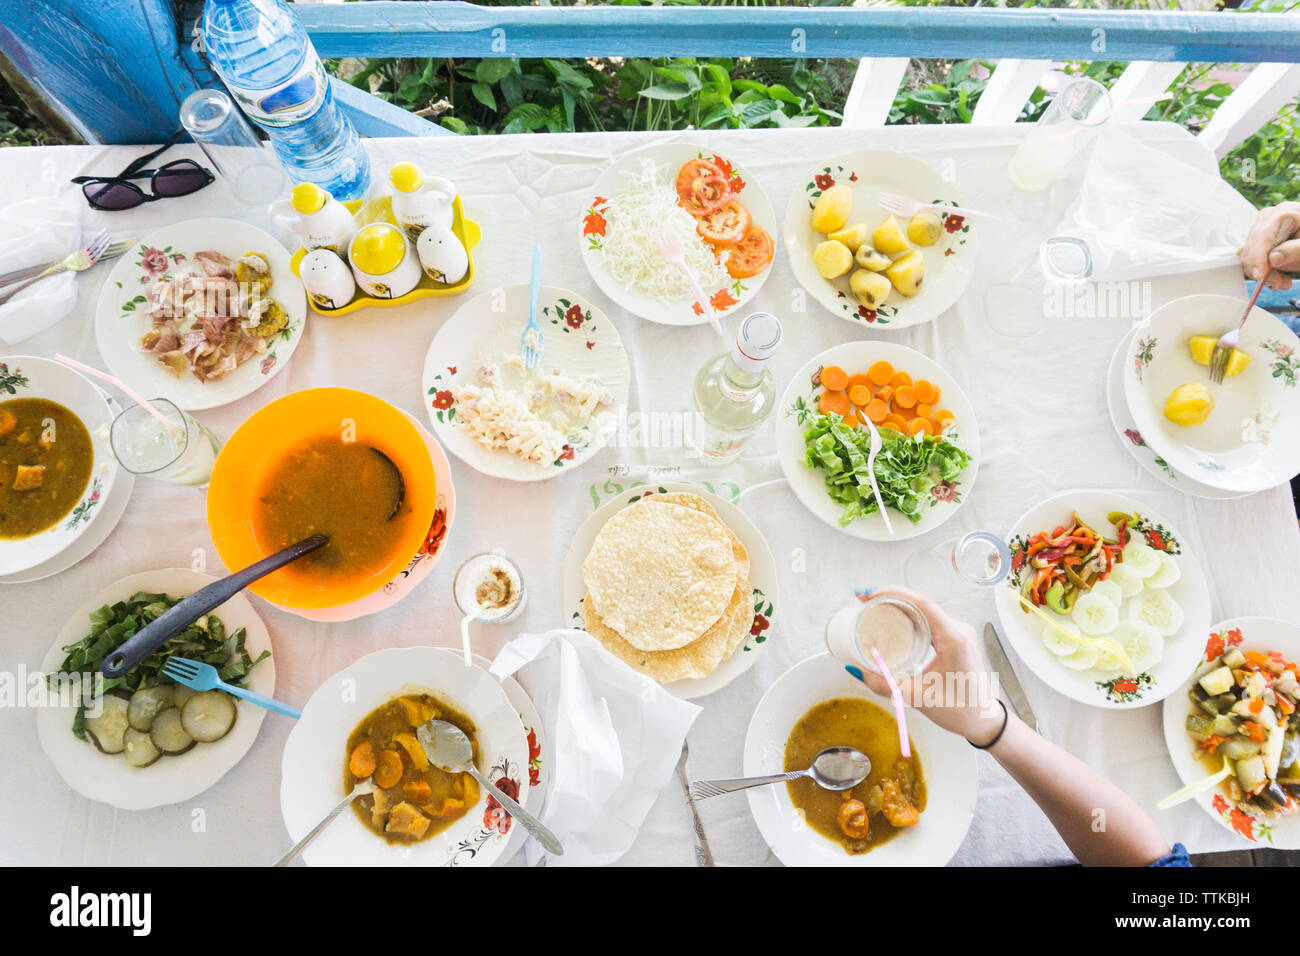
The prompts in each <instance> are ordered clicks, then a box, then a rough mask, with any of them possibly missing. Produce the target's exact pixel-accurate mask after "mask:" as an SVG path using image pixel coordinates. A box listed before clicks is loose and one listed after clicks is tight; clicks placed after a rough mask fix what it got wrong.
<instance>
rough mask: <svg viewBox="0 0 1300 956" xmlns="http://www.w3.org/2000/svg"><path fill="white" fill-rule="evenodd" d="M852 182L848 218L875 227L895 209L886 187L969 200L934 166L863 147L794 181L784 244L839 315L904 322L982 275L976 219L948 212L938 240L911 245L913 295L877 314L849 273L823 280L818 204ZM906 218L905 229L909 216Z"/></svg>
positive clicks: (921, 316) (946, 201)
mask: <svg viewBox="0 0 1300 956" xmlns="http://www.w3.org/2000/svg"><path fill="white" fill-rule="evenodd" d="M845 183H847V184H849V185H851V186H852V187H853V209H852V211H851V213H850V215H849V222H848V224H849V225H852V224H854V223H859V222H861V223H865V224H866V226H867V229H868V231H870V232H875V230H876V227H877V226H879V225H880V224H881V223H882V222H884V221H885V217H886V216H888V215H889V214H888V213H886V212H885V210H884V209H883V208H882V207H881V205H880V194H881V193H886V192H888V193H895V194H897V195H900V196H906V197H908V198H911V199H915V200H916V201H917V202H938V203H942V204H943V205H948V206H960V205H962V201H961V197H960V196H959V195H958V193H957V189H956V187H955V186H953V184H952V183H950V182H947V181H945V180H944V179H943V177H942V176H940V175H939V173H938V172H936V171H935V169H934V167H932V166H930V165H928V164H926V163H923V162H921V160H919V159H915V158H913V157H911V156H905V155H904V154H902V153H895V152H892V151H891V150H884V149H872V150H865V149H864V150H859V151H858V152H855V153H847V154H845V155H843V156H837V157H835V158H834V159H831V160H828V161H827V162H825V163H819V164H818V165H817V167H816V168H815V169H811V170H809V171H808V175H807V178H806V179H804V180H802V181H801V182H800V183H799V185H798V187H796V188H795V190H794V192H793V193H792V194H791V195H790V202H789V203H788V204H787V205H786V209H785V250H786V252H787V253H788V254H789V256H790V268H791V269H793V270H794V275H795V278H796V279H798V280H799V284H800V285H802V286H803V287H804V288H805V289H807V290H808V292H809V294H810V295H812V297H813V298H814V299H816V300H817V301H818V302H820V303H821V304H822V305H824V306H825V307H826V308H827V309H828V310H830V312H831V314H832V315H837V316H839V317H840V318H842V319H845V320H847V321H849V322H853V323H854V324H856V325H859V326H862V327H863V328H884V329H905V328H907V327H908V326H912V325H920V324H921V323H922V322H929V321H930V320H932V319H934V318H936V317H938V316H939V315H942V314H943V312H944V311H946V310H947V309H948V308H950V307H951V306H952V305H953V303H955V302H956V301H957V299H958V298H959V297H960V296H961V294H962V293H963V292H964V291H966V286H967V285H969V284H970V280H971V277H972V276H974V274H975V256H976V246H975V231H974V230H973V229H971V226H970V223H969V222H967V221H965V220H961V221H958V220H959V219H960V217H952V218H949V217H945V220H944V222H945V229H944V234H943V236H942V238H940V239H939V241H938V242H936V243H935V244H934V245H932V246H929V247H923V246H915V245H914V246H913V247H912V248H915V249H919V250H920V252H921V255H922V256H923V257H924V258H925V277H924V280H923V281H922V283H921V290H920V291H919V292H918V293H917V294H916V295H914V296H912V297H911V298H908V297H907V296H905V295H903V294H901V293H900V292H898V291H897V290H894V291H891V292H890V293H889V298H888V299H886V300H885V302H884V303H883V305H881V307H880V308H879V309H877V310H875V312H874V313H873V312H871V310H868V309H865V308H862V307H861V306H859V305H858V303H857V301H856V300H855V299H854V298H853V296H852V295H851V294H850V293H849V277H848V276H847V275H845V276H841V277H840V278H838V279H833V280H832V279H823V278H822V277H821V275H820V274H819V273H818V272H817V268H816V267H815V266H814V265H813V261H812V255H813V250H814V249H816V248H817V246H818V245H819V244H820V243H822V242H824V241H825V239H826V237H825V236H824V235H822V234H821V233H820V232H818V231H817V230H815V229H813V227H812V211H813V206H814V205H816V202H817V197H818V196H820V195H821V194H822V192H823V191H825V190H826V189H829V188H830V187H831V186H832V185H836V184H845ZM899 221H900V223H901V224H902V225H903V227H904V229H905V230H906V227H907V223H906V222H905V221H903V220H899ZM950 230H951V231H950ZM854 268H855V269H856V266H855V267H854ZM954 411H955V409H954Z"/></svg>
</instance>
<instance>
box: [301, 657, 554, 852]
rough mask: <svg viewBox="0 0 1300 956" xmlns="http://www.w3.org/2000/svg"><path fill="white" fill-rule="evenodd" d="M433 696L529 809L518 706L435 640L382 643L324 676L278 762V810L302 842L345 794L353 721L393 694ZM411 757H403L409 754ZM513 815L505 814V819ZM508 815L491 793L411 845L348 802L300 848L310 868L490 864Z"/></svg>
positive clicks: (504, 839)
mask: <svg viewBox="0 0 1300 956" xmlns="http://www.w3.org/2000/svg"><path fill="white" fill-rule="evenodd" d="M410 694H428V695H431V696H433V697H435V698H436V699H437V700H438V701H439V702H441V703H442V704H443V705H444V706H446V707H448V708H452V709H455V710H457V711H459V712H461V713H463V714H464V715H465V716H466V717H467V718H468V719H469V720H470V721H471V722H472V723H473V725H474V728H475V732H474V735H475V738H476V742H477V744H478V748H477V756H476V761H477V765H478V767H479V769H480V770H481V771H482V772H483V773H484V775H485V776H487V777H488V778H489V779H491V780H492V781H493V782H494V783H496V785H497V786H500V787H503V788H505V789H508V790H510V791H512V792H513V793H515V794H517V796H516V799H517V800H518V801H519V803H520V804H521V805H522V806H524V808H525V809H527V808H528V807H529V806H530V804H532V802H533V794H532V793H531V792H530V791H532V790H533V789H534V788H532V787H530V786H528V781H529V765H530V750H529V742H528V738H527V734H526V732H525V730H524V725H523V722H522V721H521V719H520V712H519V709H518V708H517V707H516V706H515V704H514V703H513V702H512V701H511V699H510V697H509V696H508V695H507V693H506V691H505V689H504V688H503V687H502V686H501V685H500V684H498V683H497V681H496V680H495V679H494V678H493V677H492V676H491V675H490V674H488V673H487V671H485V670H483V669H482V668H481V667H477V666H474V667H466V666H465V661H464V658H463V657H462V656H461V655H460V654H459V653H457V652H455V651H451V650H447V649H445V648H436V647H402V648H389V649H387V650H382V651H376V652H375V653H373V654H368V655H366V656H365V657H363V658H361V659H360V660H359V661H357V662H356V663H354V664H352V665H351V666H350V667H347V668H345V669H344V670H342V671H340V672H339V673H337V674H335V675H334V676H333V677H331V678H329V679H328V680H326V681H325V682H324V683H323V684H322V685H321V686H320V688H319V689H317V691H316V692H315V693H314V694H312V696H311V699H310V700H308V701H307V705H306V706H305V707H304V708H303V712H302V719H301V720H299V721H298V722H297V723H296V724H295V725H294V727H293V730H292V731H290V733H289V739H288V741H286V743H285V747H284V757H283V760H282V762H281V774H282V776H281V782H280V809H281V812H282V813H283V815H284V822H285V827H286V828H287V829H288V831H289V839H290V840H291V841H293V842H297V841H298V840H300V839H302V837H303V836H305V835H306V833H307V832H308V831H309V830H310V829H311V828H312V827H313V826H315V825H316V823H317V822H318V821H319V820H320V819H321V817H323V816H324V815H325V813H326V812H327V811H328V810H329V809H330V808H331V807H333V806H334V805H335V804H337V803H338V801H339V800H341V799H342V798H343V796H344V793H345V791H344V790H343V779H344V768H345V763H346V761H347V760H348V746H347V745H348V741H349V738H350V735H351V734H352V733H353V730H354V728H356V727H358V725H359V724H360V722H361V721H362V720H363V719H365V718H366V717H367V715H368V714H370V713H371V712H372V711H374V710H375V709H376V708H378V707H380V706H381V705H383V704H385V703H387V702H388V701H391V700H394V699H397V698H399V697H402V696H404V695H410ZM403 759H404V760H405V758H403ZM507 821H509V822H507ZM512 824H513V821H512V820H511V818H510V817H509V816H508V815H507V814H505V813H504V811H502V810H501V808H500V807H499V805H497V804H496V801H495V799H493V798H492V797H491V796H490V794H488V793H487V792H486V791H482V790H480V791H479V792H478V795H477V799H476V801H475V803H474V804H473V805H472V806H470V807H468V808H467V812H465V813H464V814H463V815H462V816H459V817H458V818H456V819H454V820H453V821H452V822H451V824H450V825H449V826H447V827H446V828H445V829H442V830H440V831H438V832H436V833H434V834H433V835H432V836H430V837H429V838H427V839H422V840H420V841H419V842H414V843H410V844H405V845H403V844H400V843H390V842H388V841H387V840H386V839H384V838H383V837H382V836H380V835H379V834H377V833H375V832H373V831H372V830H370V829H369V828H368V827H367V826H365V825H364V824H362V822H361V820H360V819H359V818H358V816H357V815H356V813H355V812H354V811H353V810H352V809H349V810H346V811H344V812H343V813H342V814H340V815H339V818H338V819H337V820H336V821H335V822H334V823H333V824H332V825H331V826H329V827H328V828H327V829H326V830H325V831H324V832H323V833H321V835H320V836H319V837H317V838H316V840H315V841H313V842H312V844H311V845H310V846H308V847H307V848H306V849H305V850H304V851H303V857H304V859H305V860H306V861H307V863H308V864H310V865H312V866H335V865H340V866H341V865H346V866H440V865H441V866H491V865H492V864H493V862H495V861H496V860H497V859H498V858H500V857H502V855H503V854H504V852H505V851H506V849H507V847H508V846H509V845H510V837H511V831H512V830H513V829H514V828H515V825H512Z"/></svg>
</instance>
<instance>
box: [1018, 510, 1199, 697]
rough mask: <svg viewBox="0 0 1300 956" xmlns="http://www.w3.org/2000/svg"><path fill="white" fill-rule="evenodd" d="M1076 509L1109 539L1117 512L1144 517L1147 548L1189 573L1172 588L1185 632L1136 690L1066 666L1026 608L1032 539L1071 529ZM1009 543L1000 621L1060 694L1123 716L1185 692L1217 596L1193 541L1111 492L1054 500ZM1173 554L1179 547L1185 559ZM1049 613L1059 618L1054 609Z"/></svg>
mask: <svg viewBox="0 0 1300 956" xmlns="http://www.w3.org/2000/svg"><path fill="white" fill-rule="evenodd" d="M1072 511H1077V512H1078V513H1079V517H1080V518H1081V519H1082V520H1083V521H1084V522H1085V523H1086V524H1088V525H1089V526H1090V527H1091V528H1093V529H1094V530H1096V531H1097V532H1098V533H1100V534H1102V535H1104V536H1107V537H1110V536H1113V535H1114V525H1112V524H1111V523H1110V522H1109V521H1107V520H1106V516H1107V515H1108V514H1110V513H1111V512H1112V511H1122V512H1124V513H1126V514H1132V515H1137V516H1138V518H1139V519H1140V520H1141V523H1142V524H1141V527H1140V528H1139V529H1138V530H1140V531H1142V533H1143V535H1144V536H1145V537H1146V539H1147V542H1148V543H1149V544H1152V545H1153V546H1156V547H1157V550H1169V553H1171V554H1174V556H1175V558H1176V559H1177V561H1178V566H1179V567H1180V568H1181V569H1182V576H1181V577H1180V578H1179V579H1178V580H1177V581H1176V582H1175V583H1174V585H1173V586H1172V587H1170V588H1168V591H1169V595H1170V597H1172V598H1173V599H1174V600H1175V601H1177V602H1178V604H1179V605H1180V606H1181V607H1182V609H1183V626H1182V629H1181V630H1179V632H1178V633H1177V634H1175V635H1173V636H1172V637H1166V638H1165V652H1164V656H1163V657H1161V659H1160V662H1159V663H1158V664H1156V666H1155V667H1153V668H1151V670H1150V671H1145V672H1143V673H1142V674H1139V675H1138V677H1137V678H1136V686H1132V687H1131V686H1128V684H1127V683H1126V682H1127V681H1129V680H1130V678H1129V677H1128V675H1125V674H1121V673H1116V672H1114V671H1111V672H1106V673H1103V672H1101V671H1098V670H1086V671H1072V670H1070V669H1069V668H1067V667H1066V666H1065V665H1063V664H1061V663H1060V658H1058V657H1057V656H1056V655H1054V654H1053V653H1052V652H1051V651H1049V650H1048V649H1047V648H1046V647H1044V646H1043V642H1042V640H1041V639H1040V638H1039V636H1038V635H1039V632H1040V630H1041V628H1042V627H1043V626H1044V625H1043V624H1042V623H1041V622H1040V621H1039V620H1038V619H1037V618H1036V617H1034V616H1033V615H1031V614H1030V612H1028V611H1026V610H1024V608H1023V607H1021V605H1020V602H1019V601H1018V600H1017V597H1016V595H1017V593H1018V592H1017V585H1016V581H1017V575H1016V570H1015V568H1016V562H1017V561H1018V560H1019V552H1020V550H1021V549H1022V547H1023V543H1024V541H1025V539H1027V538H1029V537H1031V536H1032V535H1034V534H1037V533H1038V532H1039V531H1047V532H1050V531H1051V530H1052V529H1053V528H1055V527H1056V526H1057V525H1061V524H1068V523H1069V521H1070V513H1071V512H1072ZM1130 529H1131V526H1130ZM1007 541H1008V543H1009V544H1010V546H1011V553H1012V569H1013V570H1012V573H1011V575H1010V576H1008V577H1007V579H1006V580H1005V581H1003V582H1002V584H1000V585H999V586H998V587H997V588H995V593H994V603H995V604H996V605H997V612H998V620H999V621H1000V622H1001V623H1002V632H1003V633H1004V634H1006V636H1007V639H1008V640H1009V641H1010V642H1011V646H1012V647H1014V648H1015V651H1016V654H1017V655H1019V657H1020V659H1021V660H1023V661H1024V662H1025V663H1026V664H1028V665H1029V669H1030V670H1032V671H1033V672H1034V673H1035V674H1037V675H1038V677H1039V678H1040V679H1041V680H1042V681H1043V682H1044V683H1045V684H1047V685H1048V686H1049V687H1051V688H1052V689H1053V690H1056V691H1059V692H1060V693H1062V694H1064V695H1065V696H1066V697H1069V698H1071V699H1073V700H1077V701H1080V702H1081V703H1084V704H1091V705H1092V706H1094V707H1104V708H1113V709H1118V710H1124V709H1128V708H1132V707H1145V706H1146V705H1147V704H1154V703H1155V702H1156V701H1158V700H1161V699H1163V698H1164V697H1165V696H1167V695H1168V694H1170V693H1172V692H1173V691H1175V690H1177V689H1178V687H1179V685H1180V684H1181V683H1182V682H1183V681H1184V680H1186V678H1187V675H1188V674H1190V673H1191V672H1192V671H1194V670H1195V669H1196V661H1197V657H1198V656H1199V655H1200V652H1201V647H1202V645H1201V644H1200V643H1199V641H1200V635H1202V634H1204V633H1205V630H1206V628H1207V627H1209V625H1210V597H1209V593H1208V592H1207V590H1206V583H1205V575H1204V573H1203V572H1202V571H1201V565H1200V562H1199V561H1198V560H1197V559H1196V556H1195V555H1193V554H1192V553H1191V551H1190V550H1188V539H1187V538H1186V537H1185V536H1184V535H1183V534H1182V532H1180V531H1179V530H1178V529H1177V528H1175V527H1174V526H1173V525H1172V524H1170V523H1169V522H1168V521H1166V520H1165V519H1164V518H1162V517H1160V516H1159V515H1157V514H1155V513H1154V512H1153V511H1152V510H1151V509H1150V508H1148V507H1147V506H1146V505H1144V504H1142V503H1140V502H1137V501H1134V500H1133V499H1132V498H1127V497H1125V496H1124V495H1118V494H1115V493H1114V492H1111V491H1067V492H1064V493H1062V494H1059V495H1056V496H1054V497H1052V498H1048V499H1047V500H1046V501H1044V502H1042V503H1041V504H1038V505H1035V506H1034V507H1033V508H1030V509H1029V510H1028V511H1027V512H1025V513H1024V514H1023V515H1021V516H1020V518H1019V519H1018V520H1017V521H1016V523H1015V524H1014V525H1012V526H1011V530H1010V531H1009V532H1008V533H1007ZM1162 545H1163V547H1162ZM1172 549H1177V553H1176V554H1175V553H1174V551H1173V550H1172ZM1026 573H1029V572H1026ZM1130 600H1131V598H1126V599H1125V601H1124V604H1123V605H1121V607H1120V620H1127V615H1128V602H1129V601H1130ZM1046 613H1048V614H1052V613H1054V612H1052V611H1050V610H1049V611H1046Z"/></svg>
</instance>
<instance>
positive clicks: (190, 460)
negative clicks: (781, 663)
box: [109, 398, 221, 485]
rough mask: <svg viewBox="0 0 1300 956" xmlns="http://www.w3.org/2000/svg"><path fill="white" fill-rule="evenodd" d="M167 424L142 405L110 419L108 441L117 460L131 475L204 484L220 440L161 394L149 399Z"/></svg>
mask: <svg viewBox="0 0 1300 956" xmlns="http://www.w3.org/2000/svg"><path fill="white" fill-rule="evenodd" d="M149 404H151V405H153V407H154V408H156V409H158V411H159V412H161V413H162V415H163V417H164V418H166V419H167V421H169V422H170V423H171V426H172V427H170V428H168V427H167V425H166V424H164V423H163V422H161V421H159V420H158V419H157V418H155V417H154V416H153V415H152V414H151V413H150V412H149V410H148V409H146V408H145V407H144V406H142V405H131V406H129V407H128V408H124V409H123V410H122V411H121V412H120V413H119V414H118V416H117V418H115V419H113V427H112V430H111V431H110V432H109V444H110V445H111V446H112V448H113V455H114V457H116V458H117V460H118V463H119V464H121V466H122V467H123V468H125V469H126V470H127V471H129V472H131V474H133V475H141V476H144V477H146V478H157V479H158V480H160V481H169V482H171V483H172V484H176V485H206V484H207V483H208V479H209V478H210V477H212V466H213V464H214V463H215V462H216V460H217V450H218V448H219V447H220V445H221V443H220V442H219V441H217V438H216V436H215V435H213V434H212V432H210V431H208V429H207V428H205V427H204V426H203V425H200V424H199V422H198V421H197V420H196V419H195V418H194V416H192V415H190V414H189V413H188V412H183V411H181V410H180V409H179V408H177V407H176V406H175V405H174V404H172V403H171V402H169V401H168V400H167V399H165V398H155V399H152V400H151V401H150V403H149Z"/></svg>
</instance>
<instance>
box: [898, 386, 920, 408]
mask: <svg viewBox="0 0 1300 956" xmlns="http://www.w3.org/2000/svg"><path fill="white" fill-rule="evenodd" d="M895 388H896V391H895V392H894V401H895V402H897V403H898V404H899V405H900V406H901V407H902V408H915V407H916V389H914V388H912V386H911V385H898V386H895Z"/></svg>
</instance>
